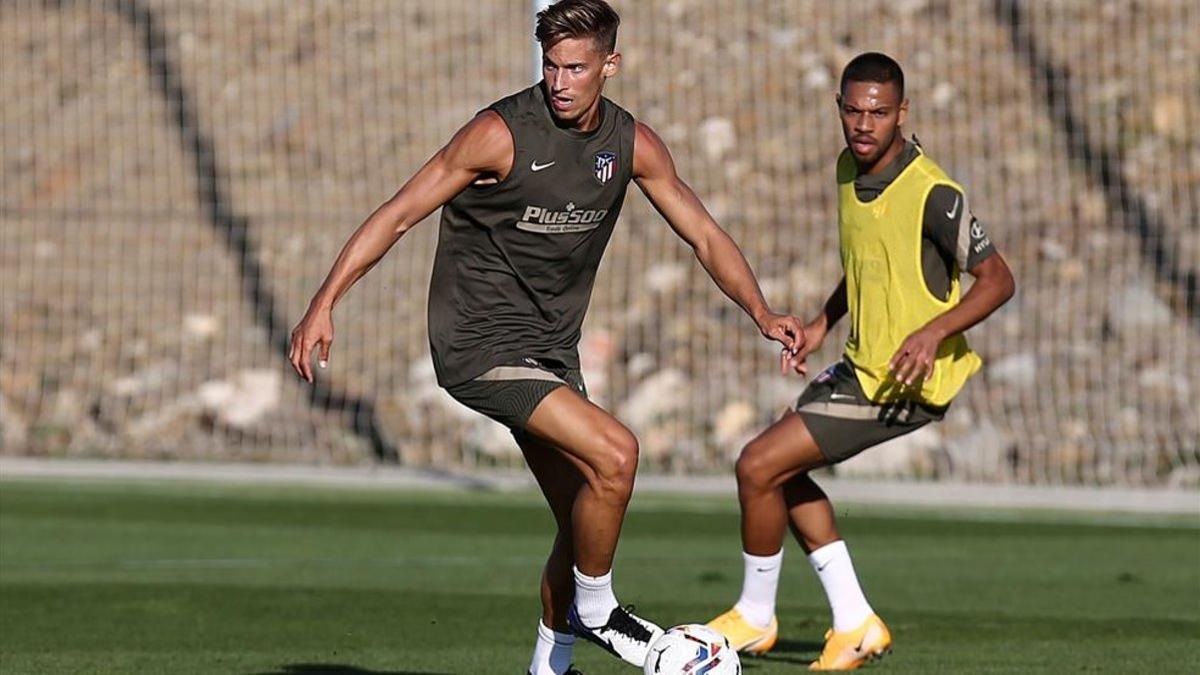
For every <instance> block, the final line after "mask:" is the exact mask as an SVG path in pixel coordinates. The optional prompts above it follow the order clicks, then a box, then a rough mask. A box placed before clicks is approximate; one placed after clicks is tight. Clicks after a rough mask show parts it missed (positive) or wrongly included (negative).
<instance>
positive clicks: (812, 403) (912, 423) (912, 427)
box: [795, 361, 949, 464]
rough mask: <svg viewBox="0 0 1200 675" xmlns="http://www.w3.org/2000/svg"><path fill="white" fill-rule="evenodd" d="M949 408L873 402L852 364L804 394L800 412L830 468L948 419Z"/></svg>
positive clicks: (828, 373)
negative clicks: (884, 443)
mask: <svg viewBox="0 0 1200 675" xmlns="http://www.w3.org/2000/svg"><path fill="white" fill-rule="evenodd" d="M948 407H949V406H942V407H938V406H931V405H928V404H925V403H921V402H920V401H896V402H894V403H885V404H883V405H880V404H876V403H872V402H871V401H870V400H868V399H867V396H866V394H864V393H863V390H862V385H860V384H859V382H858V376H857V375H855V374H854V366H852V365H851V364H850V363H848V362H846V361H841V362H839V363H835V364H834V365H832V366H830V367H829V368H827V369H825V370H824V371H823V372H822V373H821V374H820V375H818V376H817V377H816V379H814V380H813V381H812V383H811V384H809V385H808V387H807V388H806V389H805V390H804V393H802V394H800V398H799V399H798V400H797V401H796V406H795V410H796V412H797V413H799V415H800V417H801V418H802V419H803V420H804V424H805V425H806V426H807V427H808V432H809V433H810V434H812V437H813V440H815V441H816V442H817V448H818V449H820V451H821V454H822V455H824V456H825V459H827V460H829V463H830V464H836V463H838V462H843V461H845V460H847V459H850V458H851V457H853V456H855V455H857V454H858V453H860V452H862V451H863V450H866V449H867V448H870V447H872V446H875V445H879V444H880V443H882V442H884V441H887V440H891V439H893V438H897V437H899V436H903V435H904V434H907V433H911V432H913V431H916V430H917V429H920V428H921V427H923V426H925V425H926V424H929V423H930V422H936V421H939V420H941V419H942V418H943V417H945V416H946V409H947V408H948Z"/></svg>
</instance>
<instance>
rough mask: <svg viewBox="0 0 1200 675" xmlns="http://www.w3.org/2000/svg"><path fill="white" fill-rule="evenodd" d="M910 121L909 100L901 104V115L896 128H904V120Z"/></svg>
mask: <svg viewBox="0 0 1200 675" xmlns="http://www.w3.org/2000/svg"><path fill="white" fill-rule="evenodd" d="M906 119H908V99H904V100H903V101H901V102H900V114H899V116H898V117H897V118H896V126H901V127H902V126H904V120H906Z"/></svg>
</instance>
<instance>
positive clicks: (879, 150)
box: [837, 82, 908, 170]
mask: <svg viewBox="0 0 1200 675" xmlns="http://www.w3.org/2000/svg"><path fill="white" fill-rule="evenodd" d="M837 102H838V115H839V116H840V117H841V118H842V133H843V134H844V135H845V136H846V146H847V147H849V148H850V152H852V153H854V159H855V160H857V161H858V165H859V166H860V167H863V168H864V169H866V170H869V169H871V168H874V167H875V166H877V165H879V166H880V168H882V166H883V165H881V164H880V160H881V159H883V158H884V156H885V155H889V151H892V153H891V155H894V153H897V152H899V150H900V145H901V141H902V140H903V137H902V136H901V133H900V126H901V125H902V124H904V117H905V115H906V114H907V113H908V101H907V100H901V99H900V91H899V88H898V87H897V86H896V84H895V83H894V82H885V83H882V84H881V83H879V82H847V83H846V87H845V89H843V90H842V93H841V94H839V95H838V98H837ZM891 155H889V157H890V156H891ZM884 165H885V164H884Z"/></svg>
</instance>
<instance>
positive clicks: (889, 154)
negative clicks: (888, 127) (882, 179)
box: [858, 134, 905, 176]
mask: <svg viewBox="0 0 1200 675" xmlns="http://www.w3.org/2000/svg"><path fill="white" fill-rule="evenodd" d="M904 145H905V141H904V136H903V135H902V134H896V140H895V141H893V142H892V145H891V147H889V148H888V149H887V150H885V151H884V152H883V154H882V155H880V156H879V159H877V160H875V162H874V163H872V164H869V165H866V166H864V165H862V164H859V165H858V175H860V176H864V175H866V176H874V175H876V174H879V173H883V171H884V170H885V169H887V168H888V167H889V166H891V165H892V162H895V161H896V160H897V159H899V158H900V155H902V154H904Z"/></svg>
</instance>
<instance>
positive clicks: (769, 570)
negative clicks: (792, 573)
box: [754, 567, 775, 572]
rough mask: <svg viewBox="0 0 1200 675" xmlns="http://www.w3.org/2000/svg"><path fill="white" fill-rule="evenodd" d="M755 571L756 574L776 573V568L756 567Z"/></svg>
mask: <svg viewBox="0 0 1200 675" xmlns="http://www.w3.org/2000/svg"><path fill="white" fill-rule="evenodd" d="M754 570H755V571H756V572H774V571H775V568H774V567H755V568H754Z"/></svg>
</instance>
